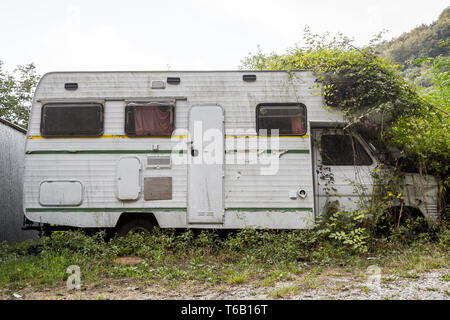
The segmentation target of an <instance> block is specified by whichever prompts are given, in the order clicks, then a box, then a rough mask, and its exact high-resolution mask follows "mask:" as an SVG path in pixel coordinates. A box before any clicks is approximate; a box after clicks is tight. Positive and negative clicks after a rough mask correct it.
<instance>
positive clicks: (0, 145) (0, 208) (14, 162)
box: [0, 122, 37, 243]
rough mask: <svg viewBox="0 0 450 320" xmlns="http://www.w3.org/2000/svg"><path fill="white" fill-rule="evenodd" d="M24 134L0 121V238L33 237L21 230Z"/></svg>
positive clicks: (8, 240) (34, 235)
mask: <svg viewBox="0 0 450 320" xmlns="http://www.w3.org/2000/svg"><path fill="white" fill-rule="evenodd" d="M24 150H25V134H24V133H22V132H20V131H18V130H16V129H14V128H12V127H10V126H7V125H5V124H3V123H1V122H0V241H7V242H8V243H13V242H18V241H23V240H26V239H36V238H37V233H36V232H34V231H22V230H21V228H22V222H23V210H22V173H23V157H24Z"/></svg>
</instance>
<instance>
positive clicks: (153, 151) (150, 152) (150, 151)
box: [26, 149, 309, 154]
mask: <svg viewBox="0 0 450 320" xmlns="http://www.w3.org/2000/svg"><path fill="white" fill-rule="evenodd" d="M238 151H245V150H227V151H225V153H233V152H238ZM280 151H282V152H285V153H301V154H309V150H308V149H298V150H295V149H293V150H285V151H284V150H280ZM172 152H173V153H178V154H183V153H186V150H177V151H172V150H70V151H69V150H34V151H27V152H26V154H76V153H78V154H132V153H139V154H141V153H145V154H170V153H172ZM266 152H267V153H272V150H266Z"/></svg>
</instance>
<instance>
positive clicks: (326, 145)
mask: <svg viewBox="0 0 450 320" xmlns="http://www.w3.org/2000/svg"><path fill="white" fill-rule="evenodd" d="M320 143H321V157H322V164H324V165H329V166H333V165H334V166H350V165H352V166H353V165H356V166H369V165H371V164H372V158H370V156H369V154H368V153H367V152H366V150H364V148H363V146H362V145H361V144H360V143H359V141H358V140H357V139H355V138H354V137H352V136H350V135H348V134H347V135H337V134H336V135H331V134H330V135H323V136H322V138H321V141H320Z"/></svg>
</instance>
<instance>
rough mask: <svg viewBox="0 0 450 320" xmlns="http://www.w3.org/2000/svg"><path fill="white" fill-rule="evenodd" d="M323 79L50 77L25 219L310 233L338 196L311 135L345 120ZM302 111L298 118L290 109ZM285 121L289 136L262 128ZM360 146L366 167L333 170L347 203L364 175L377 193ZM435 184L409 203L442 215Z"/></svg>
mask: <svg viewBox="0 0 450 320" xmlns="http://www.w3.org/2000/svg"><path fill="white" fill-rule="evenodd" d="M315 80H316V79H315V77H314V76H313V74H312V73H311V72H308V71H296V72H285V71H182V72H175V71H161V72H54V73H48V74H46V75H44V76H43V77H42V79H41V81H40V82H39V84H38V86H37V88H36V91H35V96H34V101H33V105H32V110H31V115H30V121H29V126H28V132H27V143H26V154H25V172H24V213H25V216H26V218H27V219H28V220H29V221H32V222H36V223H40V224H52V225H60V226H70V227H81V228H114V227H117V225H118V222H119V221H120V218H121V217H123V216H124V215H126V214H134V215H136V214H139V215H141V216H149V217H150V216H151V217H152V219H153V220H152V221H154V222H156V223H157V224H158V225H159V226H160V227H162V228H215V229H236V228H244V227H258V228H273V229H302V228H310V227H312V226H313V225H314V223H315V220H316V217H317V216H318V214H319V213H320V212H321V210H322V208H323V206H324V205H325V202H326V201H325V200H324V199H328V198H329V195H328V194H327V193H325V192H324V191H323V190H324V189H326V188H327V186H324V185H323V184H322V180H323V176H321V175H322V173H323V172H322V169H323V164H322V162H321V161H322V159H321V157H320V152H319V151H320V148H319V147H318V146H315V144H314V139H316V138H317V139H319V138H320V137H321V135H324V134H325V133H326V131H327V130H331V129H329V128H332V127H336V125H339V124H342V123H343V122H344V120H343V116H342V115H341V114H340V113H337V112H333V111H330V110H329V109H327V108H325V107H324V101H323V95H322V88H321V87H320V86H319V85H318V83H317V82H316V81H315ZM285 106H287V107H285ZM146 110H147V111H146ZM298 110H300V111H301V112H303V113H302V114H301V116H298V117H299V118H296V120H295V121H294V120H292V119H293V118H288V117H291V116H289V115H284V114H283V112H286V113H289V112H293V113H295V114H296V115H295V117H297V112H298ZM66 111H67V112H66ZM145 112H150V113H147V116H146V113H145ZM82 113H83V114H85V116H84V115H83V116H80V114H82ZM271 114H273V116H271ZM148 115H153V117H156V116H158V117H160V118H161V120H160V121H159V120H158V121H159V122H158V121H157V122H154V119H153V118H152V116H148ZM83 117H85V118H83ZM139 117H142V119H144V120H143V121H141V122H139V121H140V120H139V119H140V118H139ZM145 117H147V118H145ZM271 117H272V118H271ZM277 117H278V118H277ZM169 118H170V119H169ZM280 119H281V120H280ZM298 119H301V121H304V124H300V127H299V122H298V121H297V120H298ZM72 120H73V121H75V122H71V121H72ZM76 121H78V122H77V123H78V125H79V126H80V127H83V128H82V129H77V128H73V125H74V123H76ZM80 121H81V122H80ZM271 121H272V122H271ZM277 121H285V122H286V121H288V124H289V126H292V128H291V127H290V128H288V129H285V130H288V131H289V130H291V129H292V132H288V133H287V134H285V135H284V134H283V132H280V134H279V139H275V138H274V137H273V136H272V137H270V136H269V137H267V136H266V135H263V134H261V132H260V131H258V130H259V129H264V128H265V126H269V127H270V126H271V125H272V126H273V123H277ZM289 121H290V122H289ZM299 121H300V120H299ZM166 124H167V126H166ZM91 125H92V128H90V127H89V126H91ZM294 127H295V128H294ZM146 128H147V129H146ZM168 128H169V129H168ZM299 128H301V129H299ZM272 129H273V128H272ZM303 129H304V130H303ZM158 130H159V131H158ZM167 130H169V131H167ZM302 130H303V131H302ZM64 132H65V133H64ZM130 132H131V133H130ZM151 132H164V133H165V134H163V135H155V134H151ZM167 132H169V134H167ZM324 132H325V133H324ZM296 133H298V134H296ZM313 138H314V139H313ZM358 139H360V138H358ZM360 143H361V146H362V148H363V149H364V150H365V152H366V153H367V155H366V159H365V162H364V163H363V165H359V166H357V165H351V166H348V165H347V166H344V167H340V166H334V167H333V166H331V167H332V170H333V171H334V174H335V175H336V178H335V181H334V183H335V188H337V189H338V190H337V192H336V193H337V194H339V191H342V192H341V193H342V194H341V195H339V199H340V200H341V202H343V203H344V204H345V205H346V206H347V207H349V208H355V207H356V202H357V200H358V196H357V195H355V194H354V193H352V192H353V191H352V190H353V186H352V188H351V187H350V184H351V180H354V179H355V174H356V172H359V173H361V172H363V176H364V177H363V178H362V180H361V179H360V182H362V183H363V184H364V185H365V186H367V187H368V189H369V190H372V187H373V182H372V180H371V178H370V170H371V169H373V168H374V167H375V166H376V164H377V160H376V159H375V157H374V156H373V155H372V153H371V151H370V149H369V148H368V146H367V144H365V142H364V141H362V140H361V141H360ZM357 167H358V168H357ZM426 183H427V184H426V186H425V189H422V190H421V191H422V193H423V194H424V195H425V194H426V196H427V201H421V202H420V203H419V202H417V201H416V200H417V199H416V198H418V197H417V196H416V195H415V194H412V195H411V197H412V200H410V203H409V205H411V206H413V207H417V208H419V209H420V210H421V211H422V212H423V213H424V215H428V216H430V217H435V216H436V215H437V205H436V204H437V183H436V181H435V180H434V179H433V178H429V181H428V182H426ZM412 192H416V190H412ZM370 193H371V192H369V194H370ZM416 193H417V192H416ZM343 200H345V201H343ZM416 202H417V203H416ZM424 206H426V208H425V207H424Z"/></svg>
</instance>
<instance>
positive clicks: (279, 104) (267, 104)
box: [255, 102, 308, 136]
mask: <svg viewBox="0 0 450 320" xmlns="http://www.w3.org/2000/svg"><path fill="white" fill-rule="evenodd" d="M296 106H298V107H301V108H303V109H304V111H305V131H304V132H303V133H283V134H281V133H279V135H280V136H281V135H283V136H304V135H305V134H307V133H308V108H307V107H306V105H305V104H304V103H301V102H285V103H282V102H264V103H259V104H258V105H257V106H256V109H255V111H256V112H255V121H256V133H257V135H259V130H260V129H265V128H260V127H259V110H260V109H261V108H262V107H296ZM288 117H289V116H286V118H288ZM266 130H271V129H266ZM271 133H272V132H271ZM268 135H269V134H268Z"/></svg>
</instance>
